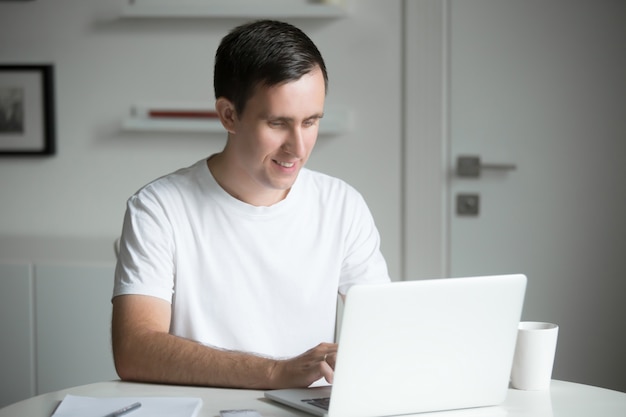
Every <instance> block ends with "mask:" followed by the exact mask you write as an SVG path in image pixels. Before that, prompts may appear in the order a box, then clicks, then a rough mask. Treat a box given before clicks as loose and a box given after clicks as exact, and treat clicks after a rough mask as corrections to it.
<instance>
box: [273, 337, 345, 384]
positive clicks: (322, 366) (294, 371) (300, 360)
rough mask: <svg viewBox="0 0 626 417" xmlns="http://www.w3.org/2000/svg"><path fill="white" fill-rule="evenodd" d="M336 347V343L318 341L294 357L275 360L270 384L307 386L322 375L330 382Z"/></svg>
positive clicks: (335, 357) (331, 380)
mask: <svg viewBox="0 0 626 417" xmlns="http://www.w3.org/2000/svg"><path fill="white" fill-rule="evenodd" d="M337 348H338V345H337V344H336V343H320V344H319V345H317V346H315V347H314V348H313V349H310V350H308V351H306V352H304V353H303V354H301V355H299V356H296V357H295V358H292V359H286V360H280V361H277V362H276V364H275V366H274V369H273V370H272V374H271V376H270V380H271V384H272V386H273V387H275V388H292V387H308V386H309V385H311V384H312V383H313V382H315V381H317V380H318V379H320V378H322V377H324V379H326V381H327V382H328V383H329V384H332V382H333V375H334V369H335V361H336V359H337Z"/></svg>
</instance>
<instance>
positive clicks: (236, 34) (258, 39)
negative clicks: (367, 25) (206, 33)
mask: <svg viewBox="0 0 626 417" xmlns="http://www.w3.org/2000/svg"><path fill="white" fill-rule="evenodd" d="M316 67H319V68H320V69H321V71H322V74H323V76H324V88H325V89H327V88H328V74H327V73H326V65H325V64H324V59H323V58H322V54H321V53H320V52H319V50H318V49H317V47H316V46H315V44H314V43H313V41H312V40H311V39H310V38H309V37H308V36H307V35H306V34H305V33H304V32H303V31H302V30H300V29H298V28H297V27H295V26H292V25H290V24H288V23H284V22H278V21H275V20H258V21H255V22H251V23H246V24H243V25H241V26H237V27H236V28H234V29H233V30H232V31H231V32H230V33H228V34H227V35H226V36H225V37H224V38H223V39H222V41H221V43H220V45H219V47H218V48H217V52H216V53H215V68H214V73H213V88H214V89H215V98H216V99H217V98H219V97H225V98H227V99H228V100H230V101H231V102H233V103H234V106H235V110H236V111H237V113H239V114H241V113H242V112H243V110H244V108H245V105H246V102H247V101H248V99H249V98H250V97H252V96H253V95H254V90H255V88H256V87H257V86H259V85H265V86H274V85H278V84H281V83H284V82H289V81H295V80H298V79H300V77H302V76H303V75H304V74H308V73H309V72H311V71H313V70H314V69H315V68H316Z"/></svg>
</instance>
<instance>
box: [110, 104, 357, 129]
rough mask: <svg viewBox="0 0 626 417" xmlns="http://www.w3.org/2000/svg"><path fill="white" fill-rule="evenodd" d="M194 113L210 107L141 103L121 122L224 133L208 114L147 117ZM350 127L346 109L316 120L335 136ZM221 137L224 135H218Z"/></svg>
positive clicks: (141, 126) (328, 111)
mask: <svg viewBox="0 0 626 417" xmlns="http://www.w3.org/2000/svg"><path fill="white" fill-rule="evenodd" d="M154 111H157V112H164V111H165V112H170V113H171V112H177V111H178V112H182V113H183V114H189V113H194V112H204V113H211V112H212V111H213V110H212V109H211V108H210V107H208V106H204V105H202V104H184V103H174V104H167V105H159V104H155V105H150V104H141V105H135V106H133V107H132V108H131V111H130V116H129V117H127V118H125V119H124V121H123V122H122V129H123V130H126V131H144V132H158V131H160V132H180V133H226V130H225V129H224V127H223V126H222V124H221V122H220V121H219V120H218V119H216V118H212V117H210V116H209V117H188V116H187V117H172V116H169V117H151V116H150V114H151V112H154ZM351 128H352V114H351V112H350V111H348V110H346V109H326V111H325V112H324V117H323V118H322V119H321V120H320V127H319V134H320V135H323V136H335V135H340V134H343V133H346V132H348V131H350V130H351ZM220 137H224V136H220Z"/></svg>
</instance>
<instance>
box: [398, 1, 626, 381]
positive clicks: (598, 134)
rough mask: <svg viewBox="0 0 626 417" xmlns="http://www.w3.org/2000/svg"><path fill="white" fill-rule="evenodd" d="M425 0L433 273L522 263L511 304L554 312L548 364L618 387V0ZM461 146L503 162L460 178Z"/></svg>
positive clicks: (623, 42)
mask: <svg viewBox="0 0 626 417" xmlns="http://www.w3.org/2000/svg"><path fill="white" fill-rule="evenodd" d="M409 3H410V2H409ZM430 3H431V4H432V3H433V2H432V1H431V2H430ZM439 4H440V6H439V7H440V8H441V11H442V13H441V14H442V19H441V33H442V35H441V38H442V41H441V42H440V44H441V48H442V49H443V51H444V52H443V54H442V57H443V60H442V62H444V64H443V65H442V67H443V70H444V71H443V72H444V74H445V77H444V80H443V81H442V82H441V85H442V86H443V87H442V89H441V92H442V96H443V102H444V105H443V106H442V109H443V110H442V112H441V115H442V117H441V121H442V125H443V126H444V127H443V129H442V135H441V137H442V138H443V140H442V144H443V146H442V150H441V152H440V153H441V156H443V157H442V160H443V166H444V170H442V171H443V172H445V174H444V176H445V178H446V179H445V182H444V187H443V188H444V189H446V190H447V191H446V192H444V198H443V200H444V201H445V202H444V203H443V204H441V207H443V208H444V209H445V210H446V211H447V212H448V217H447V221H444V222H443V224H442V226H441V230H442V231H443V232H444V234H445V235H444V238H443V240H444V244H443V247H444V249H443V251H442V253H443V254H442V259H443V262H442V263H443V265H444V266H443V268H442V275H451V276H464V275H476V274H500V273H507V272H523V273H525V274H527V276H528V278H529V286H528V290H527V294H526V302H525V306H524V314H523V318H524V319H526V320H541V321H553V322H556V323H558V324H559V325H560V334H559V345H558V349H557V358H556V363H555V370H554V377H555V378H557V379H565V380H571V381H576V382H582V383H587V384H593V385H600V386H606V387H610V388H613V389H619V390H622V391H626V378H624V372H625V371H626V356H625V354H624V353H625V352H626V320H625V319H626V300H624V298H625V297H626V265H625V262H624V259H625V258H626V220H625V219H624V216H626V2H624V1H613V0H523V1H517V0H450V1H446V2H441V3H439ZM410 9H411V7H410V6H409V11H410ZM409 14H410V13H409ZM416 19H417V17H416V18H414V19H413V23H414V21H415V20H416ZM411 24H412V20H411V18H410V17H409V19H408V20H407V25H408V28H409V34H410V28H411ZM436 35H437V34H436V33H434V36H435V37H436ZM408 41H410V38H409V39H408ZM407 45H409V46H408V50H409V61H410V60H411V52H410V51H411V44H410V42H407ZM415 54H417V56H418V57H419V56H420V54H421V55H422V56H426V57H428V56H432V55H433V54H432V52H428V51H427V52H424V53H421V52H419V51H418V52H416V53H415ZM429 54H430V55H429ZM418 61H419V59H416V62H418ZM409 65H410V62H409ZM407 77H408V78H407V79H409V80H410V77H411V74H409V75H408V76H407ZM434 81H435V82H437V79H435V80H434ZM422 84H424V85H428V83H422ZM422 93H423V90H422ZM408 94H409V99H408V102H409V104H411V95H416V94H419V91H413V92H411V91H409V92H408ZM433 97H434V98H435V99H436V96H433ZM415 100H418V99H415ZM437 104H438V103H435V105H437ZM418 111H419V108H418ZM418 120H419V117H418ZM426 123H429V121H428V120H426ZM422 139H423V138H422ZM426 139H427V140H426V142H427V143H432V140H431V139H428V138H426ZM409 140H410V137H409ZM429 141H430V142H429ZM407 149H408V151H409V154H410V153H411V145H410V142H409V145H408V146H407ZM414 155H418V152H417V151H415V152H414ZM463 155H473V156H479V157H480V158H481V160H482V162H484V163H487V164H489V163H494V164H514V165H515V166H516V168H517V169H515V170H484V171H483V172H482V175H481V176H480V177H479V178H462V177H459V176H457V175H456V174H455V173H454V166H455V164H456V160H457V157H458V156H463ZM435 156H437V155H435ZM409 157H410V155H409ZM420 158H421V159H422V160H423V159H424V157H422V156H420ZM410 163H411V161H407V165H408V166H410ZM407 171H408V174H409V177H408V178H407V186H408V187H411V185H412V184H413V183H417V184H419V183H420V181H424V180H420V179H418V180H415V181H414V182H413V183H412V180H411V176H410V174H411V169H410V168H408V169H407ZM423 188H424V187H423V186H422V189H423ZM460 194H470V195H478V196H479V197H480V201H479V206H478V210H479V213H478V215H475V216H474V215H458V214H457V213H456V210H457V207H456V199H457V196H458V195H460ZM408 195H409V197H410V196H411V192H410V190H409V193H408ZM416 198H417V197H416ZM408 202H409V205H408V207H409V208H410V203H411V200H410V199H409V200H408ZM465 208H466V209H467V208H472V206H471V205H469V206H467V205H466V206H465ZM408 211H410V210H408ZM408 218H409V220H410V219H411V216H410V213H409V215H408ZM414 223H416V224H418V223H419V222H418V221H414ZM410 226H411V223H410V222H409V229H410ZM414 230H415V231H417V230H418V229H417V228H414ZM408 233H409V234H411V233H412V232H411V230H409V232H408ZM407 241H408V243H409V244H408V245H407V248H408V251H409V253H408V256H407V257H408V258H411V256H412V254H411V253H410V250H411V247H412V246H411V244H410V243H411V239H410V238H409V239H407ZM414 246H415V245H414ZM417 255H418V257H419V253H418V254H417ZM407 265H408V267H407V268H406V270H407V271H408V273H410V271H411V268H410V267H411V263H410V262H408V263H407Z"/></svg>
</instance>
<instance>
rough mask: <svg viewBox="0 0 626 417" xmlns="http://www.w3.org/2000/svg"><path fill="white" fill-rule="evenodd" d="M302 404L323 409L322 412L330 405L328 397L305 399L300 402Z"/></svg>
mask: <svg viewBox="0 0 626 417" xmlns="http://www.w3.org/2000/svg"><path fill="white" fill-rule="evenodd" d="M302 402H305V403H307V404H311V405H314V406H316V407H319V408H323V409H324V410H328V406H329V405H330V397H324V398H307V399H305V400H302Z"/></svg>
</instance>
